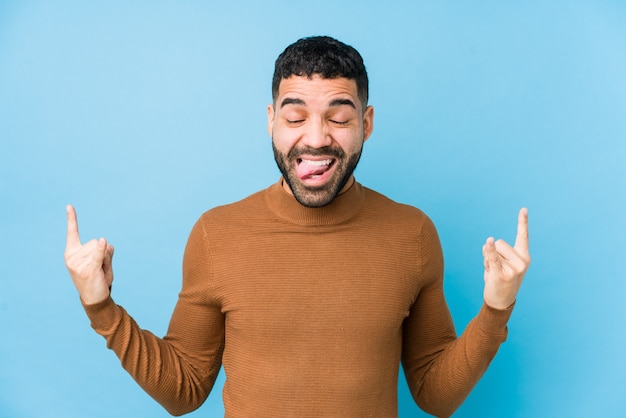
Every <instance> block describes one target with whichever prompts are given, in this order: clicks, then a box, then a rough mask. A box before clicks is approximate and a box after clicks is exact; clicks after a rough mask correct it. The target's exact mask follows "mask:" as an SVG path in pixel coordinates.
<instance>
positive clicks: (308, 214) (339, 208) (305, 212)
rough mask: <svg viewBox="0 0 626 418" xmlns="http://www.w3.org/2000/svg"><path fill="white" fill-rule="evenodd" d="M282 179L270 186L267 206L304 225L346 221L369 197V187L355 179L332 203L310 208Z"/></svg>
mask: <svg viewBox="0 0 626 418" xmlns="http://www.w3.org/2000/svg"><path fill="white" fill-rule="evenodd" d="M282 183H283V179H282V177H281V179H280V180H279V181H278V183H276V184H274V185H272V186H271V187H270V188H268V189H267V191H266V193H265V200H266V202H267V206H268V207H269V209H270V210H271V211H272V212H273V213H274V214H275V215H276V216H277V217H279V218H280V219H283V220H285V221H287V222H290V223H294V224H298V225H302V226H330V225H337V224H340V223H342V222H345V221H347V220H349V219H350V218H352V217H353V216H354V215H356V214H357V213H358V211H359V210H360V209H361V206H362V205H363V201H364V200H365V190H364V188H363V186H361V185H360V184H359V183H357V182H356V180H355V181H354V182H353V184H352V186H350V187H349V188H348V190H346V191H345V192H343V193H341V194H340V195H339V196H337V197H336V198H335V199H334V200H333V201H332V202H330V203H329V204H328V205H326V206H322V207H320V208H308V207H306V206H303V205H301V204H300V203H299V202H298V201H297V200H296V199H295V197H293V195H291V194H289V193H288V192H287V191H286V190H285V189H284V188H283V186H282Z"/></svg>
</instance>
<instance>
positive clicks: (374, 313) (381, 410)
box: [65, 37, 530, 417]
mask: <svg viewBox="0 0 626 418" xmlns="http://www.w3.org/2000/svg"><path fill="white" fill-rule="evenodd" d="M367 83H368V81H367V74H366V71H365V67H364V65H363V61H362V58H361V56H360V55H359V53H358V52H357V51H356V50H355V49H353V48H352V47H350V46H347V45H345V44H343V43H341V42H338V41H336V40H334V39H332V38H328V37H313V38H305V39H301V40H299V41H298V42H296V43H294V44H293V45H291V46H289V47H288V48H287V49H286V50H285V51H284V52H283V53H282V54H281V55H280V56H279V58H278V60H277V61H276V68H275V73H274V79H273V88H272V90H273V103H272V104H271V105H270V106H268V131H269V134H270V136H271V137H272V143H273V147H274V155H275V158H276V162H277V164H278V167H279V168H280V170H281V173H282V178H281V179H280V181H279V182H278V183H277V184H275V185H273V186H270V187H269V188H268V189H266V190H263V191H260V192H258V193H256V194H254V195H252V196H250V197H248V198H246V199H244V200H242V201H240V202H237V203H234V204H231V205H227V206H223V207H218V208H214V209H212V210H210V211H208V212H206V213H205V214H204V215H203V216H202V217H201V218H200V219H199V220H198V222H197V223H196V225H195V226H194V228H193V230H192V232H191V234H190V236H189V241H188V243H187V247H186V250H185V256H184V262H183V285H182V291H181V293H180V296H179V300H178V303H177V305H176V308H175V310H174V313H173V315H172V319H171V323H170V326H169V329H168V332H167V335H166V336H165V337H164V338H162V339H161V338H158V337H156V336H154V335H153V334H151V333H149V332H147V331H144V330H142V329H140V328H139V326H138V325H137V324H136V323H135V321H134V320H133V319H132V318H131V317H130V316H129V315H128V314H127V313H126V311H125V310H124V309H123V308H121V307H120V306H118V305H116V304H115V303H114V302H113V300H112V299H111V295H110V286H111V283H112V281H113V273H112V269H111V259H112V256H113V247H111V246H110V245H109V244H107V242H106V241H105V240H104V239H100V240H98V241H96V240H94V241H91V242H88V243H87V244H85V245H81V243H80V238H79V235H78V226H77V221H76V213H75V211H74V209H73V208H72V207H71V206H68V234H67V248H66V252H65V260H66V265H67V267H68V270H69V272H70V275H71V277H72V279H73V281H74V284H75V285H76V288H77V289H78V291H79V293H80V296H81V299H82V302H83V304H84V307H85V310H86V312H87V315H88V316H89V318H90V319H91V323H92V326H93V328H94V329H95V330H96V332H98V333H99V334H101V335H102V336H104V337H105V338H106V340H107V345H108V346H109V348H111V349H113V350H114V351H115V353H116V354H117V355H118V356H119V357H120V359H121V362H122V365H123V367H124V368H125V369H126V370H128V372H129V373H130V374H131V375H132V376H133V378H134V379H135V380H136V381H137V382H138V383H139V384H140V385H141V386H142V387H143V388H144V389H145V390H146V391H147V392H148V393H149V394H150V395H151V396H153V397H154V398H155V399H156V400H157V401H158V402H160V403H161V404H162V405H163V406H164V407H165V408H166V409H167V410H168V411H169V412H170V413H172V414H175V415H179V414H184V413H186V412H189V411H192V410H194V409H196V408H198V407H199V406H200V405H201V404H202V403H203V402H204V400H205V399H206V397H207V396H208V394H209V392H210V391H211V388H212V386H213V384H214V381H215V378H216V376H217V374H218V371H219V369H220V367H221V366H223V367H224V370H225V372H226V383H225V385H224V392H223V398H224V404H225V411H226V416H227V417H282V416H292V417H331V416H332V417H365V416H373V417H393V416H397V393H396V392H397V379H398V368H399V365H400V363H402V365H403V367H404V370H405V374H406V377H407V381H408V384H409V387H410V389H411V391H412V393H413V396H414V398H415V401H416V402H417V403H418V405H419V406H420V407H421V408H423V409H424V410H425V411H427V412H429V413H431V414H434V415H437V416H449V415H451V414H452V413H453V412H454V410H455V409H456V408H457V407H458V406H459V405H460V404H461V403H462V402H463V400H464V399H465V397H466V396H467V395H468V393H469V392H470V390H471V389H472V387H473V386H474V385H475V383H476V382H477V381H478V379H479V378H480V377H481V376H482V374H483V373H484V371H485V370H486V368H487V366H488V364H489V362H490V361H491V360H492V358H493V356H494V355H495V354H496V352H497V350H498V347H499V345H500V344H501V343H502V342H503V341H504V340H505V338H506V333H507V329H506V323H507V321H508V318H509V316H510V314H511V310H512V306H513V304H514V302H515V298H516V295H517V291H518V289H519V286H520V284H521V281H522V278H523V276H524V273H525V271H526V269H527V268H528V265H529V263H530V256H529V253H528V218H527V211H526V210H525V209H522V210H521V211H520V214H519V218H518V235H517V238H516V243H515V245H514V246H513V247H511V246H510V245H508V244H507V243H505V242H503V241H498V242H494V240H493V239H492V238H489V239H488V240H487V242H486V243H485V246H484V247H483V254H484V262H485V274H484V280H485V289H484V301H485V303H484V305H483V307H482V309H481V310H480V312H479V313H478V315H477V316H476V318H475V319H474V320H473V321H472V322H471V323H470V324H469V325H468V327H467V328H466V330H465V331H464V333H463V334H462V335H461V336H460V337H458V338H457V336H456V334H455V331H454V327H453V322H452V319H451V317H450V313H449V310H448V307H447V305H446V302H445V299H444V294H443V258H442V254H441V247H440V244H439V240H438V237H437V233H436V230H435V227H434V226H433V224H432V222H431V221H430V220H429V219H428V217H426V215H424V213H422V212H421V211H420V210H419V209H416V208H413V207H410V206H406V205H401V204H398V203H395V202H392V201H391V200H389V199H387V198H386V197H384V196H382V195H380V194H378V193H376V192H374V191H372V190H369V189H367V188H365V187H363V186H362V185H360V184H359V183H357V182H356V181H355V179H354V177H353V171H354V168H355V167H356V165H357V163H358V161H359V157H360V155H361V151H362V147H363V143H364V141H365V140H367V138H368V137H369V136H370V134H371V133H372V129H373V126H374V125H373V124H374V110H373V108H372V107H371V106H368V104H367V99H368V90H367V89H368V86H367Z"/></svg>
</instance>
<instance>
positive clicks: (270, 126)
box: [267, 104, 274, 138]
mask: <svg viewBox="0 0 626 418" xmlns="http://www.w3.org/2000/svg"><path fill="white" fill-rule="evenodd" d="M273 131H274V104H269V105H267V133H268V134H270V138H272V136H273Z"/></svg>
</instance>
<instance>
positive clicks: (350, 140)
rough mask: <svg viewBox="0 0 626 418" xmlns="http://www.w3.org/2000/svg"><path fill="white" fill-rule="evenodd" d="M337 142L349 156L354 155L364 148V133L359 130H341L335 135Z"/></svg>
mask: <svg viewBox="0 0 626 418" xmlns="http://www.w3.org/2000/svg"><path fill="white" fill-rule="evenodd" d="M335 140H336V141H337V143H338V144H339V146H341V148H342V149H343V150H344V151H345V152H346V153H348V154H354V153H355V152H359V151H361V148H363V133H362V132H361V131H357V130H349V129H345V130H341V132H338V133H337V134H336V135H335Z"/></svg>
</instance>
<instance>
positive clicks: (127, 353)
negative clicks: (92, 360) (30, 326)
mask: <svg viewBox="0 0 626 418" xmlns="http://www.w3.org/2000/svg"><path fill="white" fill-rule="evenodd" d="M84 308H85V311H86V312H87V315H88V316H89V318H90V320H91V325H92V327H93V328H94V330H95V331H96V332H97V333H98V334H100V335H102V336H103V337H104V338H105V339H106V341H107V347H109V348H110V349H112V350H113V351H114V352H115V354H116V355H117V356H118V357H119V359H120V362H121V364H122V366H123V367H124V369H126V371H128V373H129V374H130V375H131V376H132V377H133V379H134V380H135V381H136V382H137V383H138V384H139V385H140V386H141V387H142V388H143V389H144V390H145V391H146V392H147V393H148V394H149V395H150V396H152V397H153V398H154V399H155V400H156V401H157V402H159V403H160V404H161V405H162V406H163V407H164V408H165V409H167V410H168V411H169V412H170V413H171V414H173V415H182V414H184V413H187V412H190V411H192V410H194V409H196V408H198V407H199V406H200V405H201V404H202V403H203V402H204V400H205V399H206V397H207V396H208V394H209V392H210V390H211V388H212V386H213V383H214V381H215V377H216V376H217V372H218V371H219V361H218V362H217V364H215V365H213V367H207V364H206V361H208V360H205V361H202V359H199V358H198V357H195V358H193V360H192V357H189V356H186V355H185V352H186V351H187V350H185V349H183V348H181V347H177V345H178V344H177V343H176V342H175V341H174V342H173V341H169V340H168V338H167V337H166V338H165V339H160V338H158V337H156V336H155V335H153V334H152V333H150V332H149V331H146V330H142V329H140V328H139V326H138V325H137V323H136V322H135V321H134V320H133V318H132V317H131V316H130V315H128V313H127V312H126V311H125V310H124V309H123V308H122V307H120V306H118V305H116V304H115V303H114V302H113V300H112V299H110V298H108V299H106V300H105V301H103V302H101V303H98V304H95V305H84ZM219 349H221V348H219ZM218 357H220V358H221V353H220V354H219V356H218ZM207 370H208V371H209V373H208V375H207Z"/></svg>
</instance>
